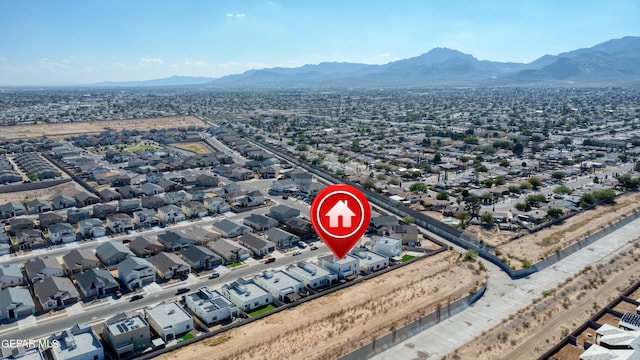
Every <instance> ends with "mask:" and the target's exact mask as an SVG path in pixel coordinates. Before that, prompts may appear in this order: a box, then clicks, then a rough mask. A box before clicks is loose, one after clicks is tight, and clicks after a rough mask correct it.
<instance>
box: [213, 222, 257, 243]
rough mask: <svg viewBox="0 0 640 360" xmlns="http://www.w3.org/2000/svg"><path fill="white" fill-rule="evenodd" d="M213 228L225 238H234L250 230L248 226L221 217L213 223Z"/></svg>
mask: <svg viewBox="0 0 640 360" xmlns="http://www.w3.org/2000/svg"><path fill="white" fill-rule="evenodd" d="M212 226H213V229H214V230H215V231H217V232H219V233H220V235H222V236H224V237H226V238H230V239H231V238H235V237H238V236H241V235H243V234H246V233H248V232H250V231H251V229H250V228H249V227H248V226H244V225H241V224H238V223H236V222H234V221H232V220H229V219H221V220H218V221H216V222H215V223H213V225H212Z"/></svg>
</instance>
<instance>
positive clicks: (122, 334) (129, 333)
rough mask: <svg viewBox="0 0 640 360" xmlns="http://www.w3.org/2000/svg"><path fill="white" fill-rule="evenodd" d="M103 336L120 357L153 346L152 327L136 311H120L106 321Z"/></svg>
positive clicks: (129, 355)
mask: <svg viewBox="0 0 640 360" xmlns="http://www.w3.org/2000/svg"><path fill="white" fill-rule="evenodd" d="M102 338H103V339H104V342H105V345H106V346H107V347H108V348H109V349H110V350H111V351H112V352H113V353H114V354H116V356H117V357H118V359H122V358H127V359H128V358H131V357H133V356H134V355H135V354H138V353H140V352H142V351H144V350H146V349H147V348H149V347H150V346H151V328H150V327H149V323H147V321H146V320H145V319H144V317H142V315H140V314H138V313H136V312H130V313H118V314H116V315H115V316H113V317H112V318H110V319H107V321H105V322H104V325H103V326H102Z"/></svg>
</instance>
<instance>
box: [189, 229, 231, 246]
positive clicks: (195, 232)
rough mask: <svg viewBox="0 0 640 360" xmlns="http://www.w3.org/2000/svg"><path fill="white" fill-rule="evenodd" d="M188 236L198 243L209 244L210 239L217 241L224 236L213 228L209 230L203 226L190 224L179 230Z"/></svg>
mask: <svg viewBox="0 0 640 360" xmlns="http://www.w3.org/2000/svg"><path fill="white" fill-rule="evenodd" d="M179 232H180V233H181V234H182V235H183V236H184V237H186V238H188V239H192V240H194V241H195V243H196V244H198V245H207V244H208V243H209V242H210V241H216V240H218V239H220V238H221V237H222V235H220V234H219V233H217V232H215V231H213V230H207V229H205V228H204V227H202V226H189V227H185V228H182V229H180V230H179Z"/></svg>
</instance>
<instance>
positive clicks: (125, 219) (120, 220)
mask: <svg viewBox="0 0 640 360" xmlns="http://www.w3.org/2000/svg"><path fill="white" fill-rule="evenodd" d="M107 227H108V228H109V230H111V232H113V233H121V232H125V231H127V230H133V229H134V224H133V219H132V218H131V217H130V216H129V215H127V214H122V213H118V214H113V215H109V216H107Z"/></svg>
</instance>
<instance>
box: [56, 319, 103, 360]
mask: <svg viewBox="0 0 640 360" xmlns="http://www.w3.org/2000/svg"><path fill="white" fill-rule="evenodd" d="M48 340H49V343H50V344H58V346H52V347H51V349H50V350H49V351H51V355H52V357H53V359H55V360H59V359H78V360H79V359H93V360H104V348H103V347H102V342H101V341H100V338H99V337H98V334H96V332H95V331H93V328H92V327H91V326H89V325H85V324H76V325H74V326H73V327H72V328H71V329H69V330H64V331H62V332H57V333H54V334H52V335H50V336H49V338H48Z"/></svg>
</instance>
